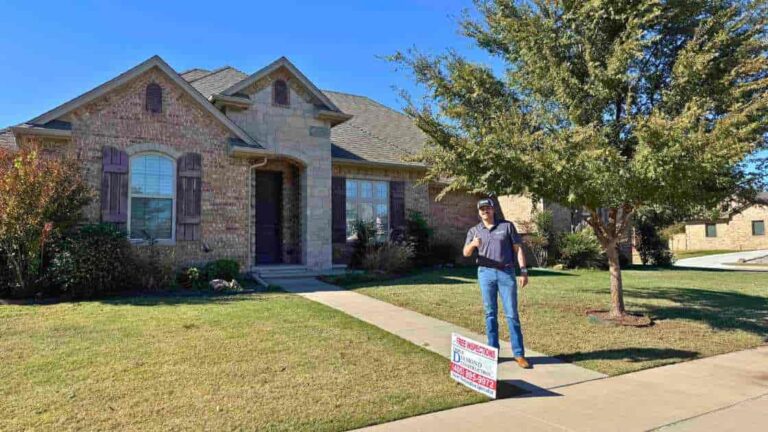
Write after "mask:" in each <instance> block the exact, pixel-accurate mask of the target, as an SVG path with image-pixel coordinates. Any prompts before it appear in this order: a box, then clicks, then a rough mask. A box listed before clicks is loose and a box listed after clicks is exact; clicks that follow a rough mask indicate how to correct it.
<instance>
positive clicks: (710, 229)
mask: <svg viewBox="0 0 768 432" xmlns="http://www.w3.org/2000/svg"><path fill="white" fill-rule="evenodd" d="M705 230H706V235H707V237H717V225H715V224H706V225H705Z"/></svg>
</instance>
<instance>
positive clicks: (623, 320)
mask: <svg viewBox="0 0 768 432" xmlns="http://www.w3.org/2000/svg"><path fill="white" fill-rule="evenodd" d="M587 316H588V317H589V318H590V319H592V320H596V321H598V322H600V323H602V324H612V325H621V326H628V327H650V326H652V325H653V320H652V319H651V317H649V316H647V315H643V314H637V313H629V312H627V313H626V314H624V315H623V316H621V317H620V318H615V317H612V316H611V313H610V311H607V310H588V311H587Z"/></svg>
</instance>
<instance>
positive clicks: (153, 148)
mask: <svg viewBox="0 0 768 432" xmlns="http://www.w3.org/2000/svg"><path fill="white" fill-rule="evenodd" d="M125 152H126V153H128V156H129V157H133V156H134V155H136V154H139V153H161V154H164V155H166V156H169V157H171V158H172V159H174V161H175V160H176V159H178V158H180V157H181V155H182V154H184V152H181V151H179V150H176V149H175V148H173V147H169V146H167V145H163V144H155V143H144V144H134V145H132V146H128V147H126V148H125Z"/></svg>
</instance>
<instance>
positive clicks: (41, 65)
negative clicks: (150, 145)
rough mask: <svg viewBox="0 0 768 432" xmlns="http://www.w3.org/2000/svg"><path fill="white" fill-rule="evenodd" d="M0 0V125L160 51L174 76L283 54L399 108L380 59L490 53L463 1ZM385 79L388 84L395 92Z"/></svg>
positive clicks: (346, 88) (396, 79)
mask: <svg viewBox="0 0 768 432" xmlns="http://www.w3.org/2000/svg"><path fill="white" fill-rule="evenodd" d="M73 3H75V4H66V5H63V4H62V3H61V2H52V1H36V2H31V1H28V0H26V1H18V0H14V1H8V0H0V65H2V66H0V83H2V84H0V88H1V89H2V92H0V128H2V127H5V126H9V125H14V124H18V123H21V122H24V121H27V120H29V119H31V118H33V117H36V116H37V115H39V114H42V113H43V112H45V111H47V110H49V109H52V108H54V107H56V106H58V105H59V104H61V103H63V102H66V101H68V100H70V99H72V98H74V97H76V96H78V95H80V94H82V93H83V92H85V91H87V90H90V89H91V88H93V87H96V86H98V85H99V84H102V83H103V82H105V81H107V80H109V79H111V78H113V77H115V76H117V75H119V74H120V73H122V72H124V71H126V70H127V69H130V68H131V67H133V66H135V65H136V64H138V63H140V62H142V61H144V60H146V59H147V58H149V57H151V56H153V55H155V54H158V55H160V56H161V57H163V59H165V61H167V62H168V63H169V64H170V65H171V66H172V67H173V68H175V69H176V70H177V71H179V72H181V71H184V70H186V69H190V68H194V67H202V68H217V67H220V66H224V65H231V66H234V67H236V68H238V69H240V70H242V71H244V72H246V73H252V72H255V71H256V70H258V69H260V68H262V67H263V66H265V65H267V64H268V63H270V62H271V61H273V60H275V59H276V58H278V57H280V56H283V55H284V56H287V57H288V58H289V59H291V61H293V62H294V64H296V66H298V68H299V69H301V70H302V71H303V72H304V73H305V74H306V75H307V76H308V77H309V79H310V80H312V81H313V82H314V83H315V84H316V85H317V86H318V87H320V88H321V89H327V90H336V91H343V92H348V93H355V94H361V95H366V96H368V97H371V98H373V99H375V100H377V101H379V102H381V103H383V104H385V105H388V106H390V107H393V108H396V109H400V108H401V107H402V105H403V102H402V100H400V98H399V96H398V92H397V90H395V89H394V88H400V89H405V90H408V91H411V92H414V90H415V89H414V87H413V84H412V82H411V80H410V78H409V77H408V76H407V75H406V74H405V73H404V72H398V71H396V70H395V68H394V66H393V65H392V64H390V63H388V62H386V61H384V60H382V59H381V56H385V55H389V54H393V53H394V52H395V51H397V50H405V49H408V48H411V47H417V48H418V49H420V50H422V51H424V52H427V53H433V54H435V53H441V52H444V50H445V49H446V48H453V49H456V50H457V51H458V52H460V53H462V54H465V55H467V56H469V57H470V58H472V59H474V60H480V61H483V62H489V61H492V60H491V59H489V58H488V57H487V56H486V55H485V54H484V53H482V52H479V51H478V50H477V49H475V48H474V47H473V45H472V43H471V41H469V40H468V39H466V38H463V37H461V36H460V35H459V34H458V25H457V21H458V19H459V17H460V16H461V14H462V11H463V10H465V9H467V8H471V7H472V3H471V1H470V0H379V1H374V0H361V1H352V0H336V1H317V0H314V1H298V0H282V1H279V2H274V1H263V0H256V1H253V0H251V1H246V2H239V1H237V2H236V1H218V2H211V1H208V2H197V1H185V2H181V3H177V2H172V1H157V0H155V1H147V0H134V1H78V2H73ZM393 87H394V88H393Z"/></svg>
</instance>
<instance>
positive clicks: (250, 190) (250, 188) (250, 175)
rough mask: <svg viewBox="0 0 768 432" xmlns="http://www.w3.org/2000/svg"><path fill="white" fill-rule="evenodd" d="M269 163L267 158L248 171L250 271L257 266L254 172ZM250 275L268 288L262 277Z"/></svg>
mask: <svg viewBox="0 0 768 432" xmlns="http://www.w3.org/2000/svg"><path fill="white" fill-rule="evenodd" d="M267 162H269V159H268V158H267V157H266V156H265V157H264V160H263V161H261V162H258V163H254V164H253V165H251V166H250V168H249V169H248V204H249V206H248V233H249V234H248V267H249V269H250V268H251V267H253V266H254V265H255V264H254V262H253V248H252V246H253V244H252V243H251V242H253V216H254V215H253V205H254V202H253V170H254V169H255V168H261V167H263V166H265V165H266V164H267ZM248 273H249V274H251V276H252V277H253V278H254V280H256V282H258V283H259V285H262V286H264V287H265V288H266V287H267V284H266V282H264V280H263V279H261V277H260V276H259V275H258V274H253V273H251V272H250V271H249V272H248Z"/></svg>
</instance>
